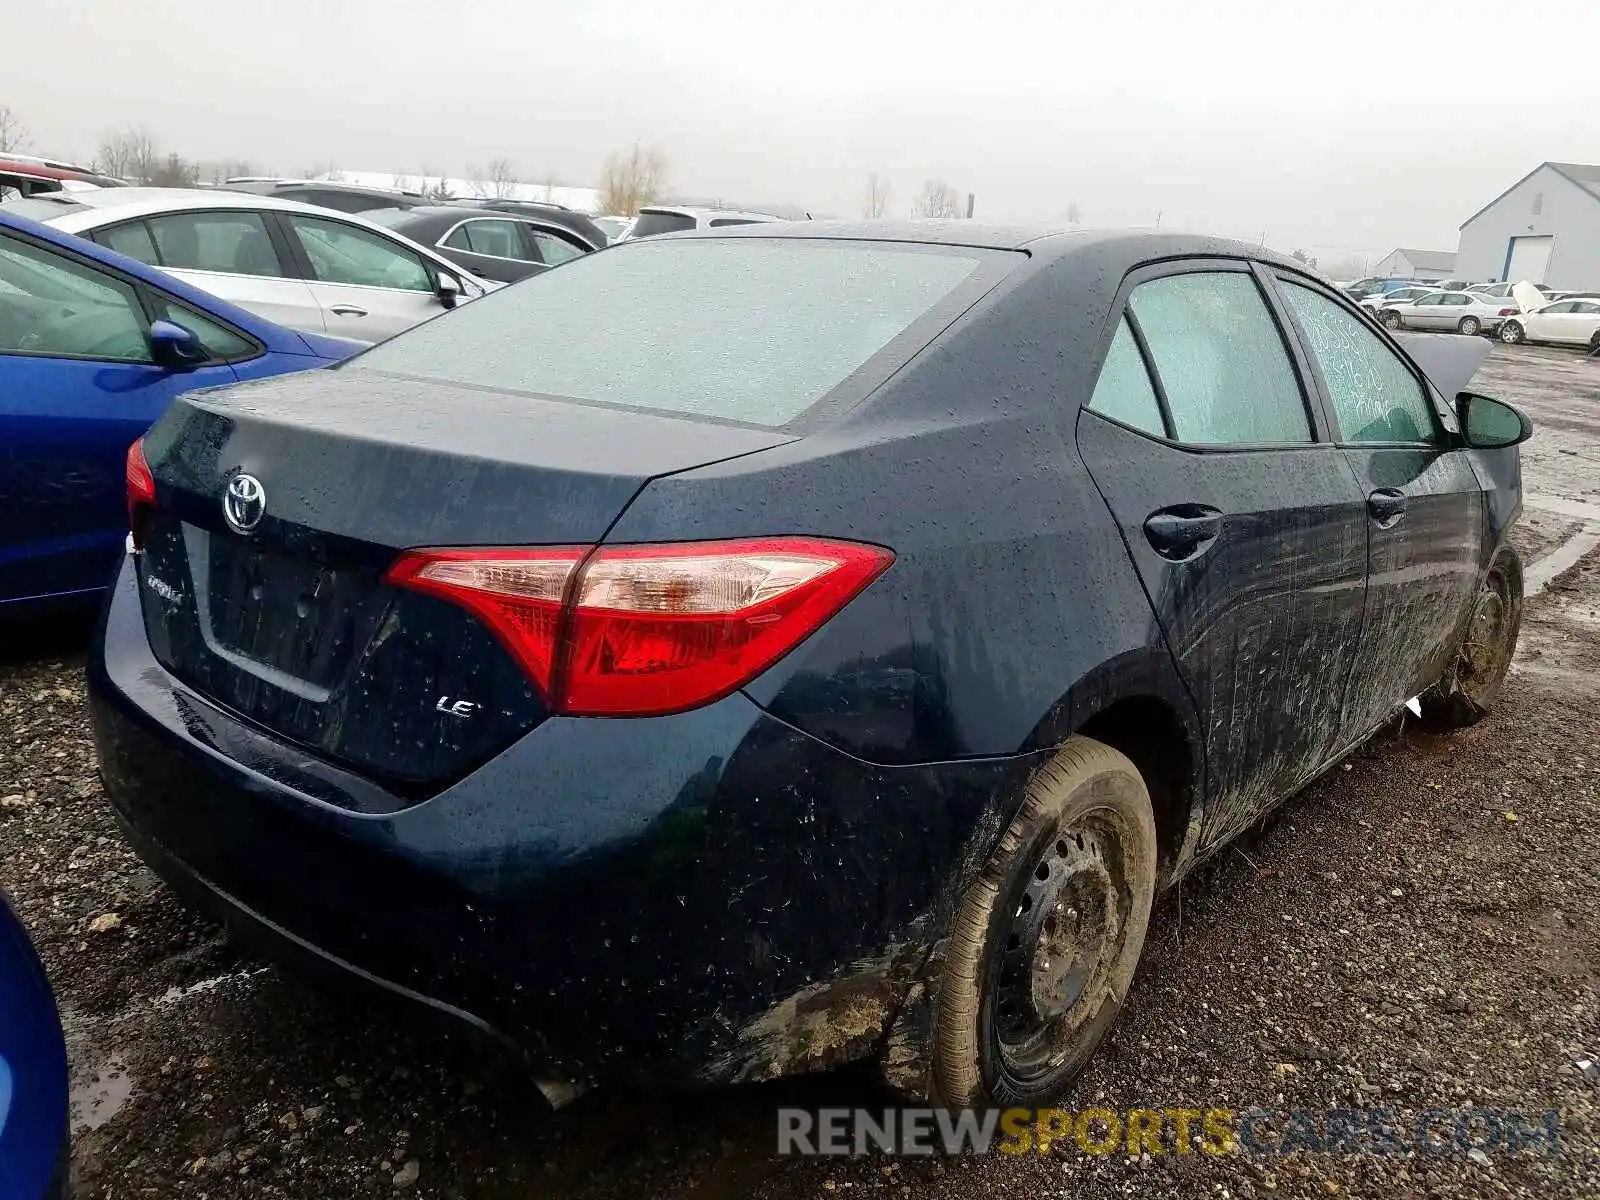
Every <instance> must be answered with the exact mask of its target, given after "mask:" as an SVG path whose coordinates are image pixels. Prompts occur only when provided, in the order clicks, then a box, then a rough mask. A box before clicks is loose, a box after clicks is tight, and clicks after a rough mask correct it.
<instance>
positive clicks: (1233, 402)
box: [1128, 271, 1312, 445]
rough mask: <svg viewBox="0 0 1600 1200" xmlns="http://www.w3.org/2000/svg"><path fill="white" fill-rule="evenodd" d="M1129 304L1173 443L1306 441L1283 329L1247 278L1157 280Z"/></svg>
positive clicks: (1306, 423)
mask: <svg viewBox="0 0 1600 1200" xmlns="http://www.w3.org/2000/svg"><path fill="white" fill-rule="evenodd" d="M1128 309H1129V311H1130V312H1131V313H1132V314H1133V318H1134V320H1136V321H1137V322H1138V323H1139V328H1140V331H1141V332H1142V333H1143V334H1144V338H1145V344H1146V345H1147V346H1148V347H1149V349H1150V358H1151V361H1152V363H1153V365H1154V367H1155V371H1156V374H1157V375H1158V376H1159V377H1160V381H1161V386H1162V388H1163V389H1164V390H1165V392H1166V396H1167V406H1168V408H1169V410H1170V411H1171V413H1172V424H1173V431H1172V432H1173V436H1174V437H1175V438H1176V439H1177V440H1178V441H1180V442H1189V443H1192V444H1195V445H1252V444H1267V443H1281V442H1309V441H1311V440H1312V434H1311V419H1310V417H1309V415H1308V414H1307V410H1306V403H1305V396H1304V394H1303V393H1302V391H1301V388H1300V381H1299V379H1298V377H1297V376H1296V375H1295V370H1294V365H1293V363H1292V362H1291V361H1290V358H1289V352H1288V350H1287V348H1286V347H1285V346H1284V342H1283V335H1282V334H1281V333H1280V332H1279V330H1278V325H1277V322H1276V321H1275V320H1274V319H1273V317H1272V313H1271V311H1270V310H1269V309H1268V308H1267V302H1266V300H1265V298H1264V297H1263V296H1262V295H1261V289H1260V288H1259V287H1257V286H1256V282H1255V279H1254V278H1253V277H1252V276H1251V275H1249V274H1248V273H1246V272H1243V271H1197V272H1193V273H1190V274H1186V275H1168V276H1165V277H1163V278H1160V279H1153V280H1151V281H1150V282H1148V283H1142V284H1140V285H1139V286H1138V287H1136V288H1134V289H1133V294H1132V295H1131V296H1130V297H1129V299H1128Z"/></svg>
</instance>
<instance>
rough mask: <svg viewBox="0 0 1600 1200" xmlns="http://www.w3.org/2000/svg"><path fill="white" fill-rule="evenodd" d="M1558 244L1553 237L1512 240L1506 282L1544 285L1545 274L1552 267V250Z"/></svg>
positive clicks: (1507, 262)
mask: <svg viewBox="0 0 1600 1200" xmlns="http://www.w3.org/2000/svg"><path fill="white" fill-rule="evenodd" d="M1555 244H1556V239H1555V238H1553V237H1519V238H1512V239H1511V257H1510V258H1509V259H1507V260H1506V282H1507V283H1517V282H1519V281H1521V280H1524V279H1526V280H1527V281H1528V282H1529V283H1543V282H1544V273H1545V271H1547V270H1548V269H1549V267H1550V250H1551V248H1552V247H1554V246H1555Z"/></svg>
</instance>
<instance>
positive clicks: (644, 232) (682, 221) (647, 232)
mask: <svg viewBox="0 0 1600 1200" xmlns="http://www.w3.org/2000/svg"><path fill="white" fill-rule="evenodd" d="M693 228H694V218H693V217H691V216H687V215H685V214H684V213H666V212H642V213H640V214H639V219H638V220H636V221H635V222H634V223H633V232H632V233H631V234H630V235H629V236H630V237H654V236H655V235H656V234H658V233H682V232H683V231H684V230H685V229H693Z"/></svg>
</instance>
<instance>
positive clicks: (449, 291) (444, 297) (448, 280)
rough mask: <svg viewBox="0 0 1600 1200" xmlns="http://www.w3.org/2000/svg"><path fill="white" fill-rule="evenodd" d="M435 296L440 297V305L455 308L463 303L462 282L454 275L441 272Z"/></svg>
mask: <svg viewBox="0 0 1600 1200" xmlns="http://www.w3.org/2000/svg"><path fill="white" fill-rule="evenodd" d="M434 294H435V295H437V296H438V297H439V303H440V304H442V305H444V306H445V307H446V308H454V307H455V306H456V305H457V304H459V303H460V302H461V281H460V280H459V279H457V278H456V277H455V276H454V275H446V274H445V273H444V272H443V271H440V272H439V283H438V286H437V287H436V288H435V289H434Z"/></svg>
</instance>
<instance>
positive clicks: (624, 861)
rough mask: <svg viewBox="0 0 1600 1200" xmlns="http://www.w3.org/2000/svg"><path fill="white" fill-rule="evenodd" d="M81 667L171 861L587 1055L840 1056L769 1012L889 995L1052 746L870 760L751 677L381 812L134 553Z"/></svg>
mask: <svg viewBox="0 0 1600 1200" xmlns="http://www.w3.org/2000/svg"><path fill="white" fill-rule="evenodd" d="M89 684H90V693H91V708H92V714H93V722H94V734H95V740H96V748H97V751H98V754H99V758H100V764H101V771H102V774H103V776H104V778H105V782H106V789H107V792H108V794H109V795H110V797H111V801H112V804H113V805H114V806H115V808H116V810H117V812H118V814H119V816H120V817H121V819H122V820H123V822H124V823H125V824H126V826H127V827H128V829H129V832H130V838H131V840H132V841H133V843H134V845H135V848H136V849H138V850H139V851H140V853H141V854H142V855H143V856H144V857H145V858H146V860H147V861H148V862H150V864H151V865H152V866H153V867H154V868H155V869H156V870H157V871H158V872H159V873H161V874H162V875H164V876H165V877H167V878H168V879H169V880H171V881H172V882H173V883H175V884H176V885H178V886H179V887H180V888H181V889H182V890H184V891H186V892H187V893H188V894H190V895H191V896H197V897H199V898H200V900H201V903H202V904H204V905H205V906H206V907H209V908H211V909H213V910H215V911H219V912H220V913H221V914H222V915H224V916H225V917H226V918H228V919H229V920H231V921H232V922H234V923H235V924H236V925H239V926H241V927H242V928H244V929H245V930H246V931H247V932H253V933H254V934H255V935H257V940H258V941H264V942H265V944H266V945H267V946H268V947H269V949H271V950H272V952H273V953H275V954H277V955H279V956H286V957H290V958H295V959H298V960H300V961H302V962H310V963H313V964H315V965H316V966H318V967H321V968H324V969H329V970H332V971H333V972H334V973H336V974H339V975H342V976H345V977H349V978H354V979H357V980H360V981H362V982H365V983H368V984H375V985H377V986H378V987H380V988H382V989H384V990H386V991H388V992H390V993H391V994H394V995H397V996H401V997H403V998H406V999H408V1000H412V1001H415V1002H416V1003H418V1004H420V1005H423V1006H425V1007H428V1008H430V1009H432V1010H434V1011H435V1012H439V1013H443V1014H445V1015H448V1016H451V1017H455V1018H457V1019H459V1020H463V1021H465V1022H467V1023H468V1024H471V1025H474V1026H477V1027H478V1028H480V1029H486V1030H490V1031H494V1032H497V1033H499V1034H501V1035H503V1036H505V1037H507V1038H509V1039H510V1040H512V1041H513V1042H515V1043H516V1044H517V1045H518V1046H520V1047H522V1048H523V1049H524V1050H525V1051H526V1052H527V1053H528V1055H529V1056H530V1057H531V1058H533V1059H535V1060H537V1061H538V1062H539V1063H540V1064H541V1065H542V1066H545V1067H547V1068H549V1069H551V1070H555V1071H559V1072H561V1073H563V1074H566V1075H568V1076H569V1077H572V1078H589V1077H594V1076H599V1075H628V1076H635V1077H664V1078H674V1079H681V1078H684V1077H692V1078H695V1079H699V1080H705V1081H714V1082H721V1081H731V1080H735V1079H742V1078H751V1077H761V1076H765V1075H769V1074H773V1073H776V1072H778V1071H782V1070H797V1069H804V1068H806V1067H809V1066H819V1065H826V1064H825V1063H823V1062H820V1061H818V1062H812V1061H809V1060H808V1058H807V1055H806V1054H805V1053H803V1052H801V1051H803V1050H804V1047H802V1048H800V1050H799V1051H797V1049H796V1047H794V1046H793V1045H787V1044H784V1043H783V1039H782V1037H781V1036H779V1037H776V1038H775V1037H774V1035H773V1027H772V1023H771V1022H770V1021H768V1022H759V1019H760V1018H761V1017H762V1016H763V1015H764V1014H769V1013H770V1012H771V1011H772V1010H773V1009H775V1008H776V1007H778V1006H779V1005H780V1004H781V1003H782V1002H783V1001H784V1000H786V999H788V998H790V997H792V996H794V995H795V994H796V993H798V992H801V991H802V990H806V991H807V992H808V994H814V993H815V992H816V990H817V989H818V988H823V989H826V988H827V987H828V986H829V985H830V984H832V983H839V984H841V985H846V990H847V991H849V992H850V994H851V995H852V996H853V997H856V998H857V999H858V998H859V992H860V989H861V983H862V980H863V978H867V979H869V980H870V983H871V985H872V989H873V990H874V994H876V995H878V996H879V997H880V998H881V1008H882V1016H883V1019H884V1021H887V1020H888V1019H889V1017H890V1016H891V1015H892V1012H893V1010H894V1008H895V1006H896V1004H897V1003H898V999H899V996H900V995H901V994H903V991H904V988H905V986H906V985H907V984H908V983H909V980H910V978H911V976H912V975H913V974H914V972H915V971H916V970H917V969H918V968H919V967H920V965H921V964H922V962H923V960H924V959H925V957H926V948H927V946H928V945H929V944H930V939H931V938H932V937H933V936H935V935H936V933H937V931H938V929H939V928H941V927H942V924H943V921H944V919H945V917H946V915H947V913H948V911H949V902H950V896H951V893H952V889H953V887H954V886H956V879H957V872H958V870H959V865H960V863H961V862H962V861H964V859H963V855H964V854H965V853H966V852H967V850H968V849H969V847H970V845H971V843H972V840H973V838H974V836H975V835H976V832H977V831H978V830H979V829H980V828H981V829H992V828H993V827H994V826H995V822H993V821H984V820H982V818H983V817H984V815H985V814H986V813H987V812H989V811H990V810H993V809H997V808H998V809H1000V810H1002V811H1006V810H1007V809H1008V806H1009V805H1010V804H1013V803H1014V802H1015V800H1016V798H1017V797H1018V796H1019V795H1020V792H1021V785H1022V782H1023V781H1024V780H1025V778H1026V776H1027V774H1028V772H1029V771H1030V770H1031V769H1032V766H1033V764H1034V762H1035V761H1036V758H1035V756H1018V757H1012V758H1005V759H990V760H980V761H963V762H959V763H944V764H931V765H923V766H902V767H880V766H876V765H873V764H869V763H865V762H862V761H860V760H858V759H854V758H851V757H850V756H848V755H845V754H842V753H840V752H838V751H836V750H833V749H831V748H830V747H828V746H826V745H824V744H823V743H821V742H819V741H817V740H816V739H814V738H812V737H810V736H808V735H806V734H803V733H800V732H799V731H797V730H795V729H793V728H791V727H790V726H788V725H786V724H784V723H782V722H780V721H778V720H777V719H775V718H774V717H772V716H770V715H769V714H767V713H766V712H765V711H763V710H762V709H761V708H759V707H758V706H756V705H755V704H754V703H753V702H752V701H750V700H749V699H748V698H747V697H745V696H744V695H743V694H741V693H735V694H734V695H732V696H730V697H728V698H726V699H724V700H722V701H719V702H718V703H716V704H713V705H709V706H707V707H705V708H702V709H698V710H695V711H693V712H689V713H683V714H679V715H677V716H673V717H664V718H654V719H649V720H610V721H607V720H593V719H590V720H583V719H568V718H552V719H550V720H547V721H545V722H544V723H542V724H541V725H540V726H539V727H538V728H537V729H535V730H533V731H532V732H530V733H529V734H527V735H526V736H525V737H524V738H523V739H522V740H520V741H519V742H517V743H516V744H515V745H513V746H512V747H510V748H509V749H508V750H506V751H505V752H504V753H503V754H501V755H500V756H498V757H497V758H495V759H493V760H492V761H490V762H489V763H486V764H485V765H484V766H482V767H481V768H479V769H478V770H477V771H475V772H473V773H472V774H471V775H469V776H468V777H467V778H465V779H463V780H461V781H460V782H459V783H457V784H455V785H453V786H452V787H450V788H449V789H447V790H446V791H444V792H442V793H440V794H438V795H436V796H434V797H432V798H431V799H429V800H426V801H424V802H422V803H420V804H415V805H413V806H411V807H409V808H404V809H402V810H401V811H398V812H386V813H374V812H373V811H372V809H373V806H372V805H371V804H370V803H368V802H364V801H363V799H362V795H361V794H362V793H363V792H367V793H370V791H371V789H372V787H373V785H372V784H371V783H370V782H369V781H365V780H362V779H359V778H357V777H354V776H350V775H347V774H346V773H344V772H342V771H341V770H339V769H338V768H336V767H333V766H331V765H329V764H326V763H321V762H318V761H315V760H313V759H311V758H310V757H309V756H308V755H307V754H306V753H305V752H304V751H301V750H298V749H297V748H295V747H293V746H290V745H288V744H285V743H283V742H280V741H278V740H277V739H275V738H273V737H272V736H271V735H269V734H267V733H264V732H262V731H260V730H258V729H256V728H254V727H252V726H249V725H247V724H246V723H244V722H242V721H240V720H238V719H236V718H234V717H232V716H231V715H229V714H228V713H226V712H223V711H222V710H220V709H218V708H217V707H216V706H214V705H212V704H210V703H209V702H207V701H206V700H205V699H204V698H203V697H201V696H199V695H197V694H195V693H194V692H192V691H191V690H189V689H188V688H186V687H185V686H184V685H183V684H182V683H181V682H180V681H178V680H176V679H174V678H173V677H172V676H171V675H169V674H168V673H167V672H166V671H165V670H163V669H162V668H161V666H160V665H159V664H158V663H157V662H156V661H155V659H154V657H153V656H152V655H151V653H150V650H149V646H148V643H147V642H146V640H145V634H144V629H143V626H142V622H141V619H140V616H139V613H138V601H137V596H136V594H135V592H134V585H133V582H132V576H131V572H130V570H129V569H128V568H127V567H126V565H125V566H124V568H123V570H122V572H121V574H120V576H119V579H118V582H117V585H116V587H115V589H114V591H113V595H112V599H111V603H110V604H109V606H108V608H107V610H106V613H105V616H104V618H103V621H102V627H101V631H100V634H99V637H98V639H97V642H96V646H95V649H94V651H93V652H92V653H91V656H90V663H89ZM367 800H370V796H368V797H367ZM362 808H365V809H366V811H365V812H362V811H356V810H359V809H362ZM872 1040H873V1039H871V1038H867V1039H865V1040H864V1041H862V1042H861V1044H859V1045H854V1046H852V1047H850V1048H849V1050H850V1052H851V1053H857V1052H861V1051H864V1050H865V1049H868V1048H870V1043H871V1041H872Z"/></svg>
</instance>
